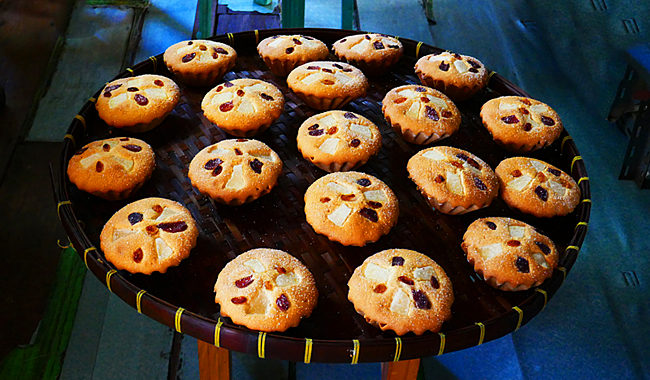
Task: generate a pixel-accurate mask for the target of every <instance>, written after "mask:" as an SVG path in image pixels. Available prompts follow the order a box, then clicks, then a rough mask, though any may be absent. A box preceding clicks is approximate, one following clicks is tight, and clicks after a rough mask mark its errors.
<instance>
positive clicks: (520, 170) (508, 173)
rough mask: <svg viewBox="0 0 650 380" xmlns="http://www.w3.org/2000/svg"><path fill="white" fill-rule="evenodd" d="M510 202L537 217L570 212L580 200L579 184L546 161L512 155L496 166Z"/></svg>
mask: <svg viewBox="0 0 650 380" xmlns="http://www.w3.org/2000/svg"><path fill="white" fill-rule="evenodd" d="M494 171H495V173H496V175H497V177H498V179H499V186H500V188H501V198H503V200H504V201H505V202H506V203H507V204H508V206H510V207H512V208H515V209H517V210H519V211H521V212H524V213H526V214H531V215H534V216H536V217H538V218H551V217H554V216H564V215H567V214H569V213H571V212H572V211H573V210H574V209H575V208H576V206H577V205H578V204H579V203H580V196H581V193H580V187H578V184H576V182H575V181H574V180H573V178H571V176H570V175H568V174H566V173H565V172H563V171H562V170H560V169H558V168H556V167H555V166H553V165H550V164H548V163H546V162H544V161H540V160H536V159H534V158H528V157H511V158H507V159H505V160H503V161H501V162H500V163H499V165H498V166H497V168H496V169H495V170H494Z"/></svg>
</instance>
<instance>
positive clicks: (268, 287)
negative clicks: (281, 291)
mask: <svg viewBox="0 0 650 380" xmlns="http://www.w3.org/2000/svg"><path fill="white" fill-rule="evenodd" d="M264 288H265V289H266V290H273V284H271V281H264Z"/></svg>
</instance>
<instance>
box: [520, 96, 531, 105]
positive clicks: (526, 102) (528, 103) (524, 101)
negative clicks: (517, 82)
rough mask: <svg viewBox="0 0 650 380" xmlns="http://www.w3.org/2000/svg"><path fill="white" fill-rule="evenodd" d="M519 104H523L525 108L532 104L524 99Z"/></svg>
mask: <svg viewBox="0 0 650 380" xmlns="http://www.w3.org/2000/svg"><path fill="white" fill-rule="evenodd" d="M521 102H522V103H524V104H525V105H527V106H529V105H531V104H532V103H531V102H530V99H526V98H524V99H521Z"/></svg>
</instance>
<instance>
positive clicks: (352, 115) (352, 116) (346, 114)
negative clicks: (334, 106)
mask: <svg viewBox="0 0 650 380" xmlns="http://www.w3.org/2000/svg"><path fill="white" fill-rule="evenodd" d="M343 117H344V118H346V119H350V120H353V119H358V117H357V115H355V114H353V113H352V112H346V113H344V114H343Z"/></svg>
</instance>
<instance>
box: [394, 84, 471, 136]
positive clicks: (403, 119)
mask: <svg viewBox="0 0 650 380" xmlns="http://www.w3.org/2000/svg"><path fill="white" fill-rule="evenodd" d="M381 111H382V112H383V113H384V117H385V118H386V121H387V122H388V123H389V124H390V125H391V127H393V130H395V132H396V133H397V134H398V135H400V136H401V137H402V138H403V139H404V140H405V141H407V142H410V143H413V144H420V145H427V144H431V143H433V142H436V141H438V140H442V139H444V138H447V137H449V136H451V135H452V134H453V133H454V132H456V131H457V130H458V127H459V126H460V122H461V117H460V112H459V111H458V108H456V105H455V104H454V103H453V102H452V101H451V100H450V99H449V98H448V97H447V96H446V95H445V94H443V93H441V92H440V91H438V90H434V89H432V88H429V87H424V86H418V85H405V86H399V87H395V88H393V89H392V90H390V91H389V92H388V93H387V94H386V96H385V97H384V100H382V108H381Z"/></svg>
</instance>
